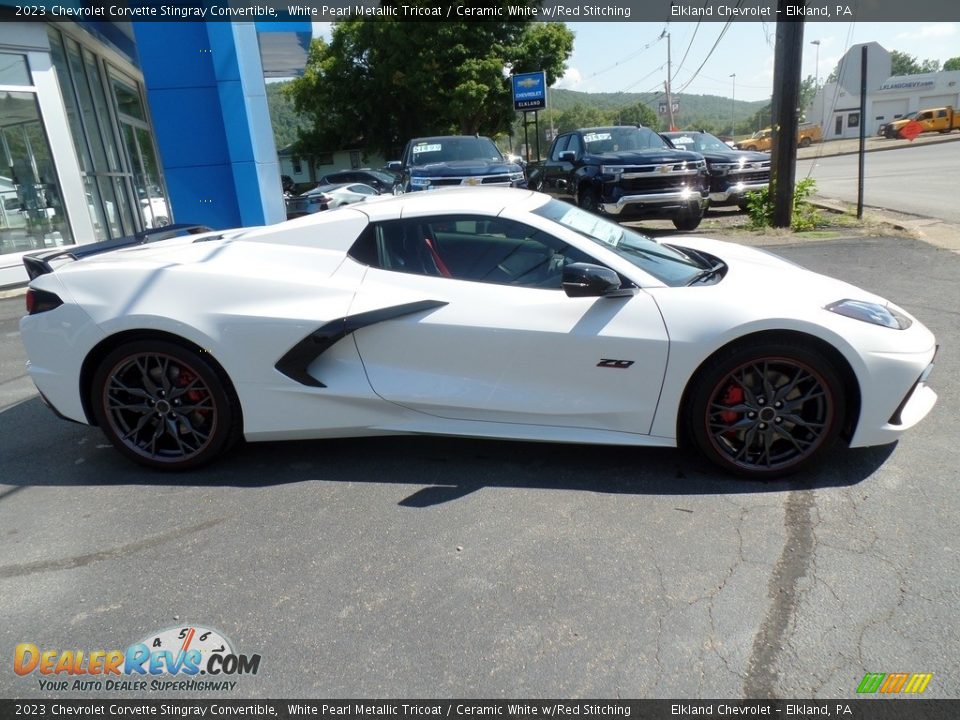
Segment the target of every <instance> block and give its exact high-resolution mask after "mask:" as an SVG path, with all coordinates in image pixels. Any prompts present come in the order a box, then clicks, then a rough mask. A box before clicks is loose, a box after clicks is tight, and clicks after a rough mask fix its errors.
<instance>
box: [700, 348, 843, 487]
mask: <svg viewBox="0 0 960 720" xmlns="http://www.w3.org/2000/svg"><path fill="white" fill-rule="evenodd" d="M688 397H689V398H690V401H689V403H688V413H687V421H688V428H689V432H690V435H691V436H692V438H693V440H694V442H695V443H696V445H697V446H698V447H699V449H700V450H701V452H703V453H704V455H706V456H707V457H708V458H709V459H710V460H711V461H713V462H714V463H716V464H717V465H719V466H721V467H723V468H724V469H726V470H729V471H731V472H733V473H735V474H738V475H741V476H744V477H750V478H756V479H767V478H773V477H779V476H783V475H789V474H791V473H794V472H797V471H799V470H801V469H802V468H804V467H807V466H809V465H811V464H813V463H815V462H816V461H817V460H818V459H820V458H821V457H822V455H823V453H824V452H825V451H826V450H827V448H829V447H830V446H831V445H832V444H833V442H834V441H835V440H836V439H837V437H838V435H839V433H840V429H841V428H842V427H843V421H844V415H845V408H846V405H845V403H846V399H845V394H844V390H843V385H842V383H841V381H840V379H839V376H838V374H837V372H836V371H835V370H834V368H833V367H832V365H831V364H830V363H829V362H827V361H826V360H825V359H824V358H823V357H822V356H821V355H820V354H819V353H817V352H815V351H813V350H810V349H808V348H807V347H805V346H803V345H799V344H796V345H795V344H793V343H789V342H784V343H763V344H751V345H747V346H741V347H740V348H734V349H732V350H730V351H728V352H727V353H725V354H724V355H723V356H721V357H720V358H718V361H717V362H716V363H715V364H713V365H712V366H711V367H710V368H709V369H707V370H706V371H705V372H702V373H701V374H700V375H699V376H698V378H697V379H696V380H695V381H694V385H693V386H692V387H691V390H690V393H689V394H688Z"/></svg>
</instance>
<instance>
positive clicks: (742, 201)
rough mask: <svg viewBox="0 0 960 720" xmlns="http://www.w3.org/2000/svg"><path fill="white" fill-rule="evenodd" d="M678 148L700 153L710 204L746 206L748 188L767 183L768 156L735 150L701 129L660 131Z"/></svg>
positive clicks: (764, 186) (759, 186)
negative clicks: (704, 168) (705, 162)
mask: <svg viewBox="0 0 960 720" xmlns="http://www.w3.org/2000/svg"><path fill="white" fill-rule="evenodd" d="M661 135H663V137H665V138H666V139H667V140H668V141H669V142H670V144H671V145H673V146H674V147H675V148H677V149H679V150H690V151H692V152H698V153H700V154H701V155H703V157H704V159H705V160H706V161H707V170H708V171H709V172H710V205H718V206H722V205H738V206H739V207H740V209H741V210H746V204H747V199H746V195H747V193H748V192H754V191H756V190H763V189H764V188H766V187H769V185H770V156H769V155H767V154H765V153H759V152H748V151H746V150H735V149H733V148H731V147H730V146H729V145H727V143H725V142H723V140H721V139H720V138H718V137H716V136H714V135H711V134H710V133H708V132H704V131H703V130H684V131H680V132H665V133H661Z"/></svg>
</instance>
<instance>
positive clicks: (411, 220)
mask: <svg viewBox="0 0 960 720" xmlns="http://www.w3.org/2000/svg"><path fill="white" fill-rule="evenodd" d="M164 230H165V231H166V232H165V233H163V234H160V233H156V234H155V235H153V236H152V237H147V236H142V237H140V238H134V239H132V240H131V241H129V242H126V243H119V244H127V245H130V246H129V247H123V248H120V249H111V248H112V247H113V246H111V245H107V246H105V247H104V246H96V245H94V246H81V247H78V248H76V249H74V250H72V251H69V252H66V253H65V252H64V251H62V250H61V251H58V252H56V253H48V254H46V255H44V254H41V255H38V256H35V257H33V258H28V259H27V260H25V263H26V264H27V267H28V270H29V271H30V274H31V276H32V277H33V280H32V281H31V283H30V288H29V291H28V295H27V306H28V313H29V314H28V315H27V316H25V317H24V318H23V320H22V322H21V333H22V337H23V341H24V343H25V345H26V348H27V353H28V356H29V371H30V375H31V377H32V378H33V380H34V382H35V383H36V385H37V387H38V389H39V390H40V392H41V394H42V395H43V397H44V399H45V400H46V401H47V403H48V404H49V405H50V406H51V407H52V408H53V409H54V410H55V411H56V412H57V413H58V414H60V415H61V416H63V417H65V418H68V419H71V420H76V421H79V422H82V423H88V424H92V425H98V426H99V427H100V428H102V430H103V431H104V432H105V433H106V435H107V437H109V439H110V440H111V441H112V443H113V444H114V445H115V446H116V447H117V448H118V449H119V450H120V451H121V452H122V453H124V454H125V455H127V456H129V457H130V458H132V459H133V460H136V461H138V462H140V463H143V464H145V465H148V466H151V467H155V468H168V469H186V468H192V467H197V466H199V465H201V464H203V463H205V462H208V461H210V460H212V459H213V458H215V457H217V456H219V455H221V454H223V453H224V452H225V451H226V450H227V449H228V448H230V447H231V445H232V444H233V443H234V442H235V441H237V440H238V439H240V438H241V437H243V438H246V440H248V441H257V440H283V439H314V438H337V437H354V436H363V435H389V434H435V435H456V436H467V437H484V438H505V439H518V440H530V441H551V442H571V443H600V444H612V445H636V446H676V445H677V444H679V443H680V442H681V441H689V442H690V444H692V445H693V446H695V447H697V448H699V450H700V451H702V452H703V453H704V454H705V455H706V456H707V457H709V458H710V459H711V460H712V461H714V462H715V463H717V464H718V465H720V466H722V467H723V468H725V469H727V470H729V471H732V472H734V473H738V474H740V475H744V476H750V477H757V478H766V477H775V476H778V475H783V474H786V473H789V472H793V471H796V470H798V469H800V468H802V467H804V466H806V465H808V464H810V463H811V462H813V461H815V460H816V459H818V458H819V457H821V456H822V454H823V452H824V451H825V450H826V448H827V447H828V446H829V445H830V444H831V443H832V442H833V441H834V440H836V439H837V438H841V437H842V438H844V439H845V440H846V441H847V442H848V443H849V444H850V445H851V446H854V447H861V446H868V445H878V444H884V443H889V442H892V441H894V440H896V439H897V438H898V437H899V436H900V435H901V433H903V432H904V431H905V430H907V429H908V428H910V427H912V426H913V425H915V424H916V423H917V422H919V421H920V420H921V419H922V418H923V417H924V416H925V415H926V414H927V413H928V412H929V411H930V409H931V408H932V407H933V404H934V402H935V401H936V395H935V394H934V392H933V390H931V389H930V388H929V387H928V386H927V384H926V380H927V375H928V374H929V372H930V370H931V368H932V363H933V358H934V355H935V353H936V343H935V340H934V337H933V335H932V334H931V333H930V332H929V331H928V330H927V329H926V328H925V327H924V326H923V325H922V324H921V323H919V322H918V321H917V320H915V319H914V318H913V317H911V316H910V315H909V314H908V313H907V312H906V311H904V310H902V309H900V308H899V307H896V306H895V305H893V304H891V303H890V302H888V301H886V300H884V299H883V298H880V297H877V296H876V295H873V294H871V293H869V292H866V291H864V290H861V289H859V288H856V287H854V286H852V285H849V284H847V283H844V282H840V281H838V280H834V279H831V278H828V277H825V276H823V275H818V274H816V273H813V272H810V271H808V270H805V269H803V268H801V267H798V266H797V265H794V264H792V263H790V262H788V261H786V260H783V259H781V258H779V257H776V256H774V255H772V254H769V253H766V252H764V251H761V250H757V249H751V248H747V247H743V246H739V245H735V244H730V243H726V242H721V241H717V240H709V239H704V238H699V237H697V238H693V237H675V238H671V239H670V240H669V242H658V241H655V240H651V239H650V238H647V237H645V236H643V235H641V234H639V233H636V232H634V231H632V230H629V229H626V228H624V227H621V226H620V225H618V224H616V223H613V222H610V221H609V220H607V219H604V218H602V217H599V216H596V215H591V214H589V213H587V212H585V211H583V210H581V209H579V208H576V207H573V206H571V205H568V204H566V203H563V202H560V201H557V200H553V199H551V198H549V197H547V196H546V195H542V194H539V193H535V192H530V191H525V190H511V189H497V188H477V189H462V190H460V189H457V190H449V191H448V190H438V191H435V192H430V193H415V194H413V195H404V196H400V197H382V198H378V199H375V200H372V201H368V202H365V203H360V204H357V205H353V206H351V207H348V208H342V209H339V210H336V211H331V212H326V213H320V214H317V215H313V216H309V217H305V218H301V219H298V220H293V221H290V222H285V223H281V224H279V225H274V226H270V227H261V228H253V229H243V230H233V231H227V232H200V233H199V234H197V233H196V232H194V234H186V235H182V236H178V237H172V238H167V239H157V238H159V237H162V235H165V234H166V235H168V234H170V233H171V232H175V230H173V231H171V230H169V229H164ZM78 258H79V259H78Z"/></svg>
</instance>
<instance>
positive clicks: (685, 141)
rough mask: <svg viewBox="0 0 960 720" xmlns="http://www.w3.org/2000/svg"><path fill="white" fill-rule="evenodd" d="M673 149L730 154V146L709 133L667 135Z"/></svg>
mask: <svg viewBox="0 0 960 720" xmlns="http://www.w3.org/2000/svg"><path fill="white" fill-rule="evenodd" d="M668 137H669V138H670V141H671V142H672V143H673V145H674V147H677V148H679V149H681V150H692V151H693V152H701V153H702V152H730V146H729V145H727V144H726V143H725V142H724V141H723V140H721V139H720V138H718V137H716V136H714V135H711V134H710V133H689V134H680V135H669V136H668Z"/></svg>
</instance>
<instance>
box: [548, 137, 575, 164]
mask: <svg viewBox="0 0 960 720" xmlns="http://www.w3.org/2000/svg"><path fill="white" fill-rule="evenodd" d="M568 142H570V136H569V135H561V136H560V137H558V138H557V141H556V142H555V143H554V144H553V152H551V153H550V159H551V160H559V159H560V153H562V152H563V151H564V150H566V149H567V143H568Z"/></svg>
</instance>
